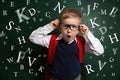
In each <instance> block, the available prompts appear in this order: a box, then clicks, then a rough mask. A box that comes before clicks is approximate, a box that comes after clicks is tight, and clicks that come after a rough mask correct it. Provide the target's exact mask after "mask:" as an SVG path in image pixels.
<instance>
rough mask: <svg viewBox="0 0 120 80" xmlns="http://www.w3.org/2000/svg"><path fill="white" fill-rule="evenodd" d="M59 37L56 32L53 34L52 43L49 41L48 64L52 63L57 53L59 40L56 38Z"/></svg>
mask: <svg viewBox="0 0 120 80" xmlns="http://www.w3.org/2000/svg"><path fill="white" fill-rule="evenodd" d="M57 37H58V35H56V34H53V35H52V36H51V39H50V43H49V49H48V58H47V59H48V64H52V61H53V59H54V53H55V50H56V46H57V44H58V41H57V40H56V39H57Z"/></svg>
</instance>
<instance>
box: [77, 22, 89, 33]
mask: <svg viewBox="0 0 120 80" xmlns="http://www.w3.org/2000/svg"><path fill="white" fill-rule="evenodd" d="M79 30H80V32H81V33H82V34H83V35H85V34H87V33H88V32H89V28H88V27H87V26H86V25H85V24H80V27H79Z"/></svg>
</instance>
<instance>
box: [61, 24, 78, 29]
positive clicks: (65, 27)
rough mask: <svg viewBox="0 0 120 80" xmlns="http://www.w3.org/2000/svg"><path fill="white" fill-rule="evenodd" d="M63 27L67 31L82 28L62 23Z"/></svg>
mask: <svg viewBox="0 0 120 80" xmlns="http://www.w3.org/2000/svg"><path fill="white" fill-rule="evenodd" d="M60 24H61V25H63V26H62V28H63V29H65V30H67V29H68V28H69V29H70V30H71V31H77V30H78V28H79V27H80V25H74V24H66V23H60Z"/></svg>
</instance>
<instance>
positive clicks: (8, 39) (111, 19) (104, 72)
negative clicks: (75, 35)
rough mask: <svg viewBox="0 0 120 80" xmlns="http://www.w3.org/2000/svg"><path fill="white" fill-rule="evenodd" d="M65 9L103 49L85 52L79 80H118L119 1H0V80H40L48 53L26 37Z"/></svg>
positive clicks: (119, 57) (119, 74)
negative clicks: (74, 14) (78, 14)
mask: <svg viewBox="0 0 120 80" xmlns="http://www.w3.org/2000/svg"><path fill="white" fill-rule="evenodd" d="M67 7H72V8H76V9H78V10H79V11H80V12H81V13H82V17H83V18H82V23H84V24H86V25H87V26H88V27H89V28H90V30H91V32H92V33H93V34H94V35H95V36H96V37H97V38H98V39H100V41H101V43H102V44H103V46H104V49H105V52H104V54H103V55H101V56H95V55H92V54H89V53H87V52H86V55H85V61H84V67H83V69H84V77H82V80H120V47H119V46H120V28H119V27H120V0H0V80H43V74H44V72H45V61H46V57H47V49H46V48H44V47H41V46H38V45H35V44H33V43H31V42H30V41H29V39H28V37H29V35H30V33H31V32H32V31H33V30H35V29H37V28H38V27H40V26H41V27H42V26H43V25H45V24H47V23H49V22H50V21H51V20H54V19H56V18H58V17H59V13H60V12H61V11H62V10H63V9H64V8H67ZM54 33H57V30H56V31H55V32H54Z"/></svg>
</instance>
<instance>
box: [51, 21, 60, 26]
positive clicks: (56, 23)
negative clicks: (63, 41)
mask: <svg viewBox="0 0 120 80" xmlns="http://www.w3.org/2000/svg"><path fill="white" fill-rule="evenodd" d="M59 23H60V22H59V20H58V19H55V20H53V21H51V22H50V26H51V27H52V28H57V27H58V26H59Z"/></svg>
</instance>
